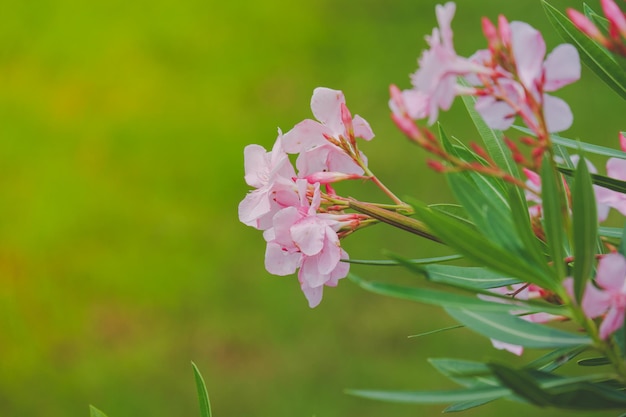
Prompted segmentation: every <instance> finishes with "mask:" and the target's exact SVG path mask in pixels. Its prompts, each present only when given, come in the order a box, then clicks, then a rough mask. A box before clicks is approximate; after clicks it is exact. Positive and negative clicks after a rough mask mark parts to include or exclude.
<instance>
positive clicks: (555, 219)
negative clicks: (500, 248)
mask: <svg viewBox="0 0 626 417" xmlns="http://www.w3.org/2000/svg"><path fill="white" fill-rule="evenodd" d="M564 196H565V194H564V191H563V182H562V180H561V176H560V175H558V173H557V172H556V171H555V169H554V167H553V165H552V161H551V160H550V157H549V156H548V155H547V154H546V155H545V156H544V158H543V162H542V163H541V201H542V203H543V215H544V223H543V225H544V230H545V233H546V242H547V244H548V250H549V253H550V257H551V258H552V264H553V266H554V269H555V271H556V276H557V277H558V279H559V280H562V279H563V278H565V276H566V272H565V262H564V259H565V257H566V256H565V247H566V236H565V233H564V231H565V230H567V225H566V224H565V218H566V217H565V216H564V214H566V205H565V204H566V203H565V200H564Z"/></svg>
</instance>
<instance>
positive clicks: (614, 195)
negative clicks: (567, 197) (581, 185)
mask: <svg viewBox="0 0 626 417" xmlns="http://www.w3.org/2000/svg"><path fill="white" fill-rule="evenodd" d="M606 174H607V176H608V177H610V178H615V179H617V180H620V181H626V160H625V159H620V158H610V159H609V160H608V161H607V163H606ZM594 187H595V186H594ZM596 196H597V199H598V203H599V204H602V205H604V206H606V207H607V214H608V210H609V208H614V209H616V210H617V211H619V212H620V213H622V214H623V215H625V216H626V194H623V193H620V192H618V191H613V190H609V189H608V188H603V187H598V189H597V193H596Z"/></svg>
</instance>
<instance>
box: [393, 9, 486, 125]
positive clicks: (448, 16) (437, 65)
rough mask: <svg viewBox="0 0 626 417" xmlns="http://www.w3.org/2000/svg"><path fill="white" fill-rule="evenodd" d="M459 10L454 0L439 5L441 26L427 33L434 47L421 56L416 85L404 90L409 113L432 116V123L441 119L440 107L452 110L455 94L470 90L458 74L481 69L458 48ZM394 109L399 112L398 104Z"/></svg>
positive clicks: (429, 118) (438, 13)
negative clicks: (455, 33) (456, 23)
mask: <svg viewBox="0 0 626 417" xmlns="http://www.w3.org/2000/svg"><path fill="white" fill-rule="evenodd" d="M455 11H456V5H455V4H454V3H452V2H448V3H446V4H445V5H443V6H442V5H437V7H436V9H435V12H436V14H437V22H438V24H439V27H438V28H434V29H433V32H432V34H431V36H427V37H426V41H427V42H428V45H429V46H430V49H429V50H426V51H424V52H423V53H422V55H421V57H420V58H419V60H418V64H419V69H418V70H417V72H415V73H414V74H413V75H412V76H411V83H412V84H413V89H410V90H405V91H403V92H402V98H403V100H404V106H405V107H406V110H407V113H408V114H409V115H410V116H411V117H412V118H414V119H422V118H425V117H428V123H429V124H433V123H434V122H435V120H437V116H438V114H439V109H442V110H448V109H449V108H450V106H451V105H452V102H453V101H454V98H455V97H456V96H457V95H458V94H459V93H460V92H463V91H465V90H466V89H464V88H463V87H461V86H459V85H457V81H456V78H457V76H459V75H466V74H469V73H470V72H472V71H475V70H476V69H477V67H476V65H475V64H473V63H472V62H470V61H469V60H468V59H466V58H462V57H460V56H458V55H457V53H456V51H455V50H454V44H453V43H452V35H453V33H452V29H451V27H450V24H451V22H452V18H453V17H454V13H455ZM392 110H393V111H394V113H397V109H396V108H395V107H394V106H392Z"/></svg>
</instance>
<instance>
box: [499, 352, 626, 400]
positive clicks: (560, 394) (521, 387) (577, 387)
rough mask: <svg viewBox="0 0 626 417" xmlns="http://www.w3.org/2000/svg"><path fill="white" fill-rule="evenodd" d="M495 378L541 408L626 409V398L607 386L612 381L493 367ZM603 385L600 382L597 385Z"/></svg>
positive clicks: (602, 375) (585, 376)
mask: <svg viewBox="0 0 626 417" xmlns="http://www.w3.org/2000/svg"><path fill="white" fill-rule="evenodd" d="M489 367H490V368H491V369H492V370H493V372H494V374H495V375H496V376H497V377H498V379H500V381H502V383H503V384H505V385H506V386H507V387H509V388H510V389H511V390H512V391H514V392H515V393H516V394H517V395H519V396H520V397H522V398H525V399H526V400H528V401H530V402H531V403H533V404H535V405H539V406H552V407H559V408H565V409H572V410H611V409H624V407H626V394H624V393H623V392H621V391H619V390H617V389H615V388H614V387H613V385H612V384H610V383H606V384H605V383H604V382H602V381H605V380H607V379H608V378H609V377H608V376H607V375H605V374H601V375H584V376H580V377H559V376H556V375H554V374H552V373H547V372H541V371H530V370H517V369H513V368H511V367H508V366H506V365H502V364H494V363H490V364H489ZM593 381H600V382H593Z"/></svg>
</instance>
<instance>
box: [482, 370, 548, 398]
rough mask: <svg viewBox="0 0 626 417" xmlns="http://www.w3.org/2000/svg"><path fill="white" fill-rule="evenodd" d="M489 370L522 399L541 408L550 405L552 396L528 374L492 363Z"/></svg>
mask: <svg viewBox="0 0 626 417" xmlns="http://www.w3.org/2000/svg"><path fill="white" fill-rule="evenodd" d="M488 366H489V368H491V370H492V371H493V373H494V374H495V375H496V377H498V379H499V380H500V381H501V382H502V383H503V384H504V385H505V386H507V387H508V388H510V389H511V390H512V391H513V392H515V393H516V394H517V395H519V396H520V397H522V398H524V399H526V400H527V401H529V402H530V403H532V404H534V405H537V406H539V407H545V406H547V405H550V394H548V393H547V392H546V391H545V390H543V389H542V388H541V387H540V386H539V384H537V383H535V380H534V379H533V378H532V377H530V375H528V373H527V372H523V371H517V370H515V369H513V368H509V367H508V366H502V365H499V364H496V363H490V364H489V365H488Z"/></svg>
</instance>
